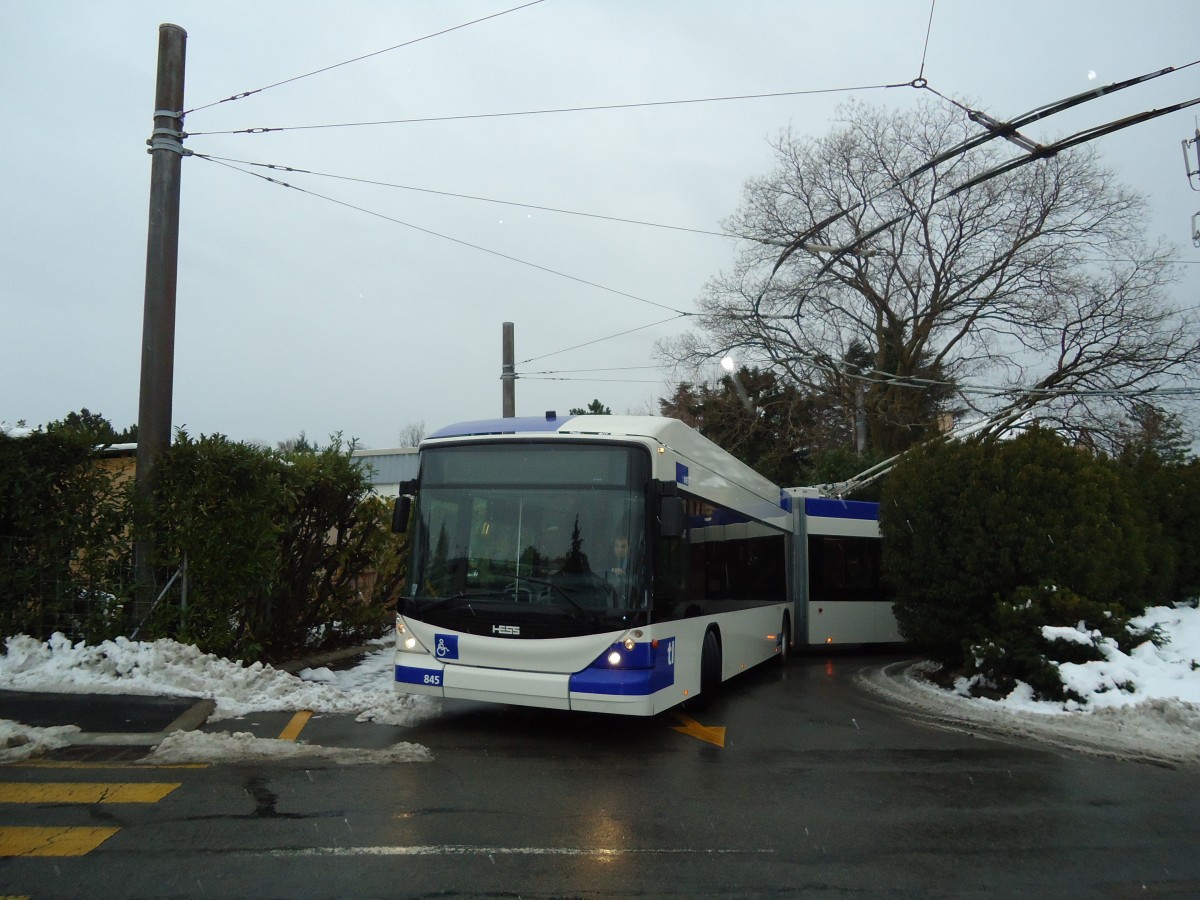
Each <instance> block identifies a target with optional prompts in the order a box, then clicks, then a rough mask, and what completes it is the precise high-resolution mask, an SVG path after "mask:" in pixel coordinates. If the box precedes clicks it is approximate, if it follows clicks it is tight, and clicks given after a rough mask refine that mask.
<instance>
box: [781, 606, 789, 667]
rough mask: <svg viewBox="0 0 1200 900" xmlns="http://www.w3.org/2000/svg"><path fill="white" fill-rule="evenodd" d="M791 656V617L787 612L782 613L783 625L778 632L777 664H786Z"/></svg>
mask: <svg viewBox="0 0 1200 900" xmlns="http://www.w3.org/2000/svg"><path fill="white" fill-rule="evenodd" d="M791 656H792V618H791V616H789V615H788V614H787V613H784V614H783V625H782V626H780V632H779V653H778V657H779V665H781V666H786V665H787V661H788V660H789V659H790V658H791Z"/></svg>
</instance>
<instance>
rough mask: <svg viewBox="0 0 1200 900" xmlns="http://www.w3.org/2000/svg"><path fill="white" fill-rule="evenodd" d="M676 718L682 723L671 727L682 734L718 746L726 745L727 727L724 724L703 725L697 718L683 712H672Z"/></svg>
mask: <svg viewBox="0 0 1200 900" xmlns="http://www.w3.org/2000/svg"><path fill="white" fill-rule="evenodd" d="M671 715H673V716H674V717H675V718H676V719H678V720H679V721H680V722H682V723H683V724H682V725H672V726H671V728H672V729H673V730H675V731H678V732H679V733H680V734H686V735H688V736H689V737H694V738H696V739H697V740H701V741H707V742H708V743H710V744H716V745H717V746H718V747H724V746H725V727H724V726H722V725H701V724H700V723H699V722H697V721H696V720H695V719H692V718H689V717H688V716H685V715H684V714H683V713H671Z"/></svg>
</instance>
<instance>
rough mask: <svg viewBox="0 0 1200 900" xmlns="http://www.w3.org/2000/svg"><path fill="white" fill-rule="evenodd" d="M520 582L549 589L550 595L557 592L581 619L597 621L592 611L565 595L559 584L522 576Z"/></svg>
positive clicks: (565, 591) (564, 589) (565, 592)
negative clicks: (581, 615)
mask: <svg viewBox="0 0 1200 900" xmlns="http://www.w3.org/2000/svg"><path fill="white" fill-rule="evenodd" d="M521 581H524V582H528V583H529V584H540V585H544V586H545V587H548V588H550V592H551V594H553V593H554V592H556V591H557V592H558V595H559V596H560V597H562V598H563V599H564V600H566V601H567V602H568V603H569V604H571V607H572V608H573V609H574V610H575V611H576V612H579V613H582V614H583V617H584V618H585V619H587V620H588V621H589V622H597V621H599V619H598V618H597V616H596V613H595V611H594V610H590V609H588V608H587V607H586V606H584V605H583V604H582V603H580V602H579V601H578V600H576V599H575V598H574V597H572V596H571V595H570V594H569V593H567V590H566V588H564V587H563V586H562V585H561V584H555V583H554V582H553V581H550V580H549V579H545V578H529V577H528V576H522V578H521Z"/></svg>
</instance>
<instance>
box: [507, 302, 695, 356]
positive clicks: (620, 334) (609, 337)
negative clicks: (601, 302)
mask: <svg viewBox="0 0 1200 900" xmlns="http://www.w3.org/2000/svg"><path fill="white" fill-rule="evenodd" d="M694 315H695V313H690V312H681V313H679V315H675V316H671V317H670V318H667V319H663V320H662V321H660V322H651V323H650V324H649V325H639V326H638V327H637V328H628V329H626V330H625V331H619V332H617V333H616V334H610V335H607V336H606V337H602V338H596V339H595V340H592V341H586V342H584V343H582V344H576V345H575V346H573V347H564V348H563V349H562V350H555V351H554V352H553V353H543V354H541V355H540V356H531V357H529V359H523V360H521V361H520V362H519V363H517V364H516V365H519V366H523V365H526V364H527V363H531V362H537V361H538V360H541V359H549V358H550V357H551V356H558V355H559V354H560V353H569V352H570V351H572V350H582V349H583V348H584V347H591V346H594V345H596V344H602V343H604V342H605V341H611V340H615V339H616V338H619V337H625V335H627V334H633V333H635V332H638V331H645V330H646V329H647V328H655V327H657V326H659V325H666V324H667V323H668V322H674V321H676V320H677V319H683V318H686V317H688V316H694Z"/></svg>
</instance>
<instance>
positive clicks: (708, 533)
mask: <svg viewBox="0 0 1200 900" xmlns="http://www.w3.org/2000/svg"><path fill="white" fill-rule="evenodd" d="M800 494H801V492H800V491H781V490H780V488H778V487H777V486H776V485H774V484H772V483H771V482H770V481H768V480H767V479H765V478H763V477H762V476H761V475H759V474H757V473H756V472H754V471H753V470H752V469H751V468H749V467H748V466H746V465H744V464H743V463H741V462H739V461H738V460H737V459H735V458H734V457H732V456H730V455H729V454H728V453H726V452H725V451H724V450H722V449H721V448H719V447H718V446H716V445H715V444H713V443H712V442H711V441H709V440H707V439H705V438H704V437H702V436H701V435H700V434H698V433H697V432H696V431H694V430H693V429H691V428H689V427H687V426H686V425H684V424H683V423H681V422H678V421H676V420H674V419H667V418H657V417H649V416H645V417H644V416H590V415H589V416H563V417H559V416H555V415H554V414H551V413H548V414H547V415H546V417H545V418H507V419H496V420H489V421H482V422H466V423H462V424H458V425H452V426H449V427H447V428H443V429H441V430H440V431H438V432H436V433H435V434H433V435H431V436H430V437H429V438H427V439H426V440H425V441H423V442H422V443H421V446H420V470H419V475H418V477H417V479H416V480H415V481H414V482H410V483H408V484H406V485H404V486H403V488H402V491H401V497H400V498H399V499H398V501H397V505H396V516H395V522H394V527H396V528H397V530H403V529H406V528H407V529H408V530H409V531H410V533H411V538H410V544H411V562H410V566H409V574H408V586H407V589H406V591H405V593H404V596H403V597H402V598H401V599H400V601H399V604H398V609H397V615H396V630H397V648H396V662H395V681H396V689H397V691H400V692H403V693H415V694H429V695H433V696H438V697H447V698H461V699H471V700H482V701H491V702H499V703H511V704H518V705H526V706H538V707H545V708H552V709H571V710H583V711H592V712H609V713H619V714H626V715H654V714H656V713H658V712H661V711H662V710H665V709H669V708H671V707H673V706H675V705H677V704H679V703H681V702H683V701H686V700H689V699H692V698H698V697H704V698H705V699H706V700H707V699H710V698H711V697H712V696H713V694H715V692H716V691H717V688H718V687H719V686H720V684H721V683H722V682H723V681H725V680H726V679H728V678H731V677H732V676H734V675H736V674H738V673H739V672H743V671H745V670H746V669H749V668H750V667H752V666H755V665H757V664H759V663H762V662H765V661H766V660H769V659H772V658H777V657H784V658H786V656H787V654H788V652H789V649H790V647H791V645H792V641H793V628H794V626H795V624H796V621H797V610H798V609H800V610H801V611H802V612H801V624H802V626H803V630H802V631H801V632H800V634H801V639H802V640H804V641H806V642H807V641H809V640H814V641H823V640H824V638H822V637H814V635H816V634H817V632H814V631H813V629H812V627H811V626H810V624H809V623H810V620H811V619H812V618H814V617H819V616H824V615H825V614H824V612H820V613H813V612H812V611H811V610H812V603H813V602H818V601H819V600H820V599H821V597H820V596H817V595H813V596H811V597H810V596H809V595H808V593H807V589H805V591H799V590H798V588H797V587H796V585H797V584H799V583H800V582H801V581H806V580H807V579H806V578H805V577H804V574H803V573H805V572H807V571H808V568H809V567H810V565H811V562H810V558H809V554H808V551H807V547H808V540H809V539H808V538H807V537H806V538H805V539H804V540H796V539H795V537H796V535H797V529H802V530H801V531H800V534H811V535H816V533H817V531H816V530H815V526H813V524H812V523H813V521H814V517H812V516H809V515H808V514H807V509H806V507H807V500H806V498H803V497H802V496H800ZM414 500H415V502H413V501H414ZM798 500H799V501H801V502H800V503H799V507H800V511H799V512H797V509H796V507H797V505H798V504H797V501H798ZM831 520H832V519H831ZM806 527H807V532H805V531H804V530H803V529H805V528H806ZM876 534H877V531H876ZM876 543H877V540H876ZM801 547H804V548H805V552H803V553H801V552H800V550H799V549H798V548H801ZM822 571H825V570H822ZM795 573H800V577H792V578H789V575H793V576H794V575H795ZM798 593H802V594H803V601H802V602H798V600H800V597H799V596H798ZM834 602H856V601H855V600H854V598H850V597H839V598H838V599H837V600H835V601H834ZM819 630H820V629H818V631H819ZM834 640H841V638H837V637H835V638H834Z"/></svg>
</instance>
